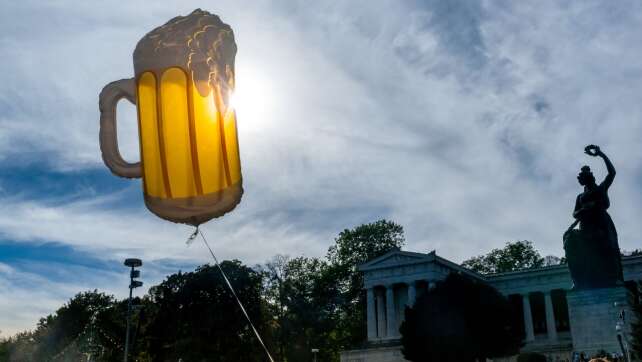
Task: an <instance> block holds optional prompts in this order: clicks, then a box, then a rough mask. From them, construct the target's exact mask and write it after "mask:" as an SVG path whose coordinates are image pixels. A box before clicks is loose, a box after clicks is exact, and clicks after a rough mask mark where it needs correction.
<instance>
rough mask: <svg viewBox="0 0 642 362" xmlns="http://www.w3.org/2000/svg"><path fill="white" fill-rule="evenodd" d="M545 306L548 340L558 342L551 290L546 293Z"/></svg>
mask: <svg viewBox="0 0 642 362" xmlns="http://www.w3.org/2000/svg"><path fill="white" fill-rule="evenodd" d="M544 306H545V307H546V332H547V334H548V339H549V340H551V341H556V340H557V329H556V327H555V312H554V311H553V300H552V299H551V291H550V290H548V291H546V292H544Z"/></svg>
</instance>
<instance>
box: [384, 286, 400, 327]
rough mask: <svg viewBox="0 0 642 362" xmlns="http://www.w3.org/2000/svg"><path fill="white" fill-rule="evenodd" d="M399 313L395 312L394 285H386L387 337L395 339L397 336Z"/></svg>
mask: <svg viewBox="0 0 642 362" xmlns="http://www.w3.org/2000/svg"><path fill="white" fill-rule="evenodd" d="M396 317H397V313H396V311H395V289H394V285H392V284H390V285H386V326H387V327H388V328H387V333H386V337H388V338H394V337H396V336H397V334H398V333H397V321H396V319H397V318H396Z"/></svg>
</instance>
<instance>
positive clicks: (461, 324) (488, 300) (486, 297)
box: [400, 273, 521, 362]
mask: <svg viewBox="0 0 642 362" xmlns="http://www.w3.org/2000/svg"><path fill="white" fill-rule="evenodd" d="M479 311H484V312H483V313H479ZM405 313H406V318H405V321H404V322H403V323H402V324H401V327H400V332H401V342H402V346H403V348H402V352H403V355H404V357H405V358H406V359H407V360H410V361H422V362H430V361H440V362H449V361H453V362H468V361H470V362H473V361H477V360H485V359H487V358H496V357H501V356H507V355H512V354H516V353H517V352H518V351H519V347H520V344H521V341H520V337H519V333H517V330H518V328H519V327H518V324H517V321H515V320H514V318H513V315H514V313H513V311H512V309H511V305H510V303H509V302H508V300H507V299H506V298H505V297H504V296H502V295H501V294H500V293H499V292H498V291H497V290H496V289H494V288H493V287H491V286H489V285H487V284H485V283H482V282H479V281H475V280H472V279H471V278H469V277H467V276H463V275H460V274H455V273H451V274H450V275H449V276H448V277H446V279H445V280H444V281H441V282H438V283H437V285H436V287H435V288H433V289H432V290H429V291H428V292H427V293H425V294H424V295H423V296H421V297H419V298H418V299H417V302H416V303H415V305H414V307H412V308H406V310H405Z"/></svg>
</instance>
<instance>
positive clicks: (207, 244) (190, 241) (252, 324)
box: [187, 226, 274, 362]
mask: <svg viewBox="0 0 642 362" xmlns="http://www.w3.org/2000/svg"><path fill="white" fill-rule="evenodd" d="M198 235H200V236H201V239H202V240H203V244H205V246H206V247H207V250H209V252H210V254H211V255H212V258H213V259H214V264H216V267H217V268H218V270H219V271H220V272H221V275H222V276H223V280H225V284H227V287H228V289H229V290H230V293H232V296H233V297H234V299H236V303H238V305H239V307H240V308H241V312H243V315H245V319H247V322H248V323H249V324H250V327H252V331H254V335H255V336H256V339H258V341H259V343H261V346H263V349H264V350H265V353H266V354H267V356H268V358H269V359H270V362H274V358H272V355H270V351H269V350H268V348H267V346H266V345H265V343H263V339H262V338H261V335H260V334H259V331H258V330H257V329H256V327H254V323H252V320H251V319H250V315H249V314H247V311H246V310H245V307H244V306H243V303H241V300H240V299H239V297H238V296H237V295H236V291H235V290H234V287H232V283H230V280H229V279H228V278H227V275H226V274H225V272H224V271H223V268H221V264H219V262H218V259H217V258H216V255H214V251H212V248H211V247H210V244H209V243H208V242H207V239H205V235H203V232H202V231H201V230H200V229H199V228H198V226H197V227H196V230H194V232H193V233H192V235H190V236H189V238H188V239H187V245H188V246H189V245H191V244H192V243H193V242H194V240H195V239H196V237H197V236H198Z"/></svg>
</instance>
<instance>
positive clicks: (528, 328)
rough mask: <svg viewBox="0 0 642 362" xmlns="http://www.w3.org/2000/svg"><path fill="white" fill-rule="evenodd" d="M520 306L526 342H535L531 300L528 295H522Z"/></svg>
mask: <svg viewBox="0 0 642 362" xmlns="http://www.w3.org/2000/svg"><path fill="white" fill-rule="evenodd" d="M522 305H523V309H524V330H525V332H526V342H532V341H534V340H535V330H534V329H533V315H532V313H531V299H530V295H529V294H528V293H527V294H522Z"/></svg>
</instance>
